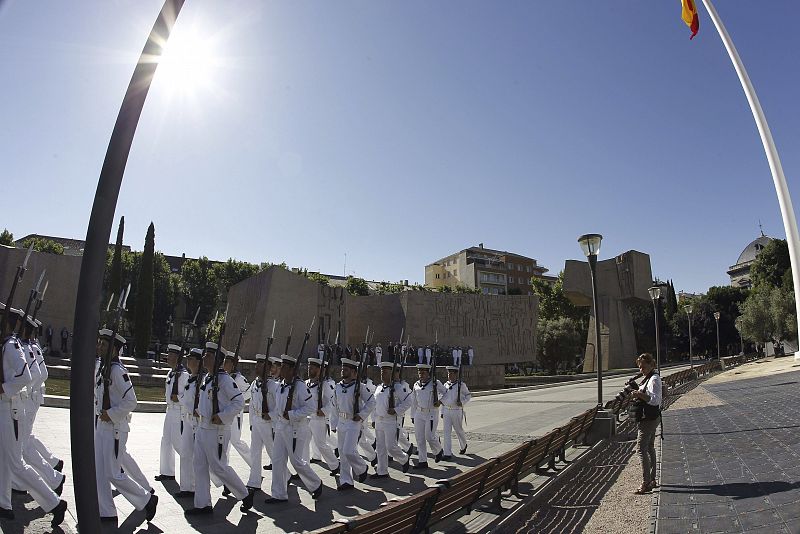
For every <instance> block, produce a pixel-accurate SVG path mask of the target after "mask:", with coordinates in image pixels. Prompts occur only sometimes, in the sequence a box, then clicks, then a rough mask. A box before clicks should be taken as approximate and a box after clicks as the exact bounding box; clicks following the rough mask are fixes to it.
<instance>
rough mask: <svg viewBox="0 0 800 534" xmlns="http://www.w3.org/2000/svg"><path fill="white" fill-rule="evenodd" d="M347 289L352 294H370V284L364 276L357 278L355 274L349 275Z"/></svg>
mask: <svg viewBox="0 0 800 534" xmlns="http://www.w3.org/2000/svg"><path fill="white" fill-rule="evenodd" d="M345 289H347V292H348V293H350V294H351V295H360V296H362V297H363V296H366V295H369V285H368V284H367V281H366V280H364V279H363V278H356V277H355V276H348V277H347V282H346V283H345Z"/></svg>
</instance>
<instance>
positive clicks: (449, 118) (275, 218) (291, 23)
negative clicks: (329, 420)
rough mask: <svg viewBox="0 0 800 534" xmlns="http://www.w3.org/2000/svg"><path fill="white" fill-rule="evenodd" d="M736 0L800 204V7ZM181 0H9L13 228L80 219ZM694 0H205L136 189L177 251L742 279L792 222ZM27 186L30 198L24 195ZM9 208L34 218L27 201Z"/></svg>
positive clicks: (6, 77) (318, 261)
mask: <svg viewBox="0 0 800 534" xmlns="http://www.w3.org/2000/svg"><path fill="white" fill-rule="evenodd" d="M758 6H759V8H758V9H756V8H755V7H754V4H753V2H752V1H745V0H717V9H718V11H719V12H720V15H721V16H722V18H723V20H724V21H725V23H726V25H727V27H728V30H729V32H730V33H731V34H732V36H733V39H734V42H735V43H736V45H737V47H738V49H739V53H740V54H741V56H742V58H743V60H744V62H745V64H746V65H747V68H748V70H749V73H750V76H751V78H752V80H753V82H754V84H755V86H756V89H757V90H758V94H759V97H760V98H761V102H762V105H763V107H764V110H765V112H766V114H767V117H768V118H769V121H770V125H771V127H772V131H773V135H774V137H775V140H776V142H777V143H778V148H779V150H780V153H781V157H782V161H783V165H784V170H785V172H786V175H787V178H788V180H789V186H790V189H791V190H792V192H793V193H794V194H795V199H794V200H795V202H796V203H797V202H800V190H799V188H798V187H797V185H796V184H797V176H798V175H799V174H800V150H798V147H799V146H800V120H799V119H800V105H798V97H797V94H798V82H800V72H798V68H799V66H800V64H799V63H798V57H797V53H798V50H800V32H797V20H798V19H799V18H800V4H798V3H797V2H796V0H781V1H778V0H775V1H769V2H759V3H758ZM160 7H161V2H160V0H147V1H145V0H137V1H121V0H118V1H113V2H112V1H105V0H104V1H81V2H61V1H51V2H44V1H41V2H27V1H22V0H16V1H14V0H10V1H6V2H5V3H4V4H2V7H0V63H1V64H2V65H3V83H2V85H0V118H1V120H2V127H0V161H2V183H3V185H4V186H7V185H15V186H16V189H15V190H16V191H17V192H21V191H23V188H25V189H24V190H25V191H26V196H25V198H24V203H22V202H20V203H18V204H17V205H16V209H13V208H12V206H11V204H7V205H8V206H9V209H7V210H6V213H7V216H6V217H5V218H4V220H3V221H1V222H0V226H2V227H8V228H9V229H10V230H12V231H13V232H14V234H15V235H16V236H18V237H19V236H23V235H25V234H27V233H42V234H51V235H59V236H67V237H77V238H82V237H83V236H85V232H86V224H87V221H88V217H89V210H90V206H91V203H92V199H93V195H94V191H95V187H96V184H97V177H98V175H99V172H100V167H101V165H102V161H103V157H104V154H105V150H106V147H107V144H108V139H109V136H110V133H111V129H112V127H113V125H114V121H115V119H116V115H117V111H118V109H119V105H120V102H121V99H122V96H123V94H124V92H125V89H126V87H127V84H128V81H129V79H130V75H131V73H132V70H133V66H134V64H135V61H136V60H137V58H138V56H139V53H140V51H141V49H142V46H143V44H144V41H145V38H146V36H147V34H148V32H149V30H150V27H151V26H152V24H153V21H154V19H155V16H156V14H157V13H158V11H159V9H160ZM700 16H701V22H700V34H699V35H698V36H697V37H696V38H695V39H694V40H693V41H690V40H689V29H688V28H687V27H686V26H685V25H684V23H683V22H682V21H681V19H680V5H679V2H678V1H677V0H665V1H647V2H645V1H636V2H634V1H630V2H590V1H578V0H572V1H558V2H544V1H535V2H532V1H529V0H528V1H505V2H489V1H482V2H477V1H472V0H467V1H458V2H455V1H440V2H422V1H405V2H389V1H366V0H362V1H360V2H354V1H345V0H341V1H337V2H327V1H311V0H309V1H305V2H295V1H288V0H286V1H272V2H258V1H249V2H245V1H228V2H211V1H201V0H187V2H186V5H185V8H184V11H183V13H182V14H181V15H180V17H179V19H178V22H177V25H176V29H175V34H174V37H175V39H176V40H175V42H176V43H177V38H178V36H179V32H180V33H183V34H184V35H194V36H195V38H198V37H199V38H201V39H202V40H203V41H204V42H205V44H204V45H203V46H204V47H206V48H208V49H210V50H211V51H212V52H211V55H212V56H213V63H212V66H213V67H212V69H210V70H213V72H214V79H213V80H211V82H209V81H208V80H206V83H198V84H197V86H196V87H194V88H193V89H189V88H187V87H185V86H181V88H180V89H176V88H175V84H174V83H168V78H167V77H166V76H164V77H160V76H159V74H160V73H159V74H157V75H156V80H155V81H154V84H153V87H152V89H151V92H150V96H149V97H148V101H147V103H146V105H145V109H144V113H143V115H142V119H141V122H140V124H139V130H138V132H137V136H136V140H135V142H134V145H133V149H132V152H131V156H130V159H129V162H128V167H127V172H126V175H125V181H124V183H123V186H122V191H121V194H120V201H119V205H118V207H117V218H118V217H119V215H125V219H126V232H127V234H126V238H125V241H126V243H128V244H131V245H132V246H134V247H135V248H137V249H141V247H142V245H143V240H144V235H145V231H146V228H147V225H148V224H149V222H150V221H151V220H152V221H154V222H155V227H156V247H157V248H158V249H159V250H162V251H164V252H166V253H169V254H180V253H182V252H185V253H186V254H187V255H188V256H198V255H207V256H209V257H211V258H215V259H225V258H228V257H235V258H238V259H243V260H248V261H252V262H258V261H275V262H280V261H286V262H287V263H288V264H290V265H292V266H304V267H307V268H309V269H313V270H321V271H323V272H330V273H336V274H341V273H342V271H343V267H344V266H343V263H344V254H345V253H347V271H348V274H350V273H354V274H356V275H358V276H362V277H365V278H371V279H377V280H381V279H385V280H399V279H406V278H408V279H410V280H412V281H422V280H423V278H424V265H425V264H426V263H429V262H431V261H433V260H436V259H438V258H440V257H442V256H445V255H447V254H449V253H451V252H454V251H457V250H460V249H462V248H465V247H467V246H471V245H475V244H477V243H479V242H483V243H485V245H486V246H487V247H491V248H496V249H501V250H509V251H514V252H518V253H522V254H525V255H529V256H532V257H534V258H537V259H538V260H539V261H540V263H541V264H543V265H544V266H546V267H548V268H549V269H550V270H551V272H553V273H557V272H558V271H559V270H561V269H562V268H563V265H564V260H565V259H569V258H580V257H581V252H580V249H579V247H578V244H577V242H576V238H577V236H578V235H580V234H582V233H586V232H600V233H602V234H603V235H604V236H605V239H604V242H603V248H602V250H601V258H608V257H612V256H614V255H616V254H619V253H620V252H623V251H625V250H628V249H637V250H641V251H643V252H647V253H649V254H650V255H651V258H652V264H653V273H654V274H655V275H656V276H658V277H660V278H662V279H663V278H672V279H673V280H674V281H675V287H676V289H679V290H680V289H684V290H689V291H704V290H705V289H707V288H708V287H709V286H710V285H716V284H725V283H727V282H728V277H727V276H726V274H725V271H726V270H727V268H728V266H730V265H732V264H733V263H735V261H736V258H737V256H738V254H739V252H740V251H741V250H742V248H743V247H744V246H745V245H746V244H747V243H748V242H749V241H750V240H751V239H753V238H755V237H756V236H757V235H758V220H759V219H760V220H761V221H762V222H763V225H764V230H765V232H766V233H767V234H769V235H773V236H779V237H783V236H784V232H783V226H782V223H781V219H780V213H779V210H778V204H777V200H776V197H775V191H774V187H773V185H772V179H771V176H770V173H769V168H768V166H767V162H766V159H765V157H764V152H763V149H762V147H761V143H760V140H759V137H758V134H757V131H756V129H755V126H754V123H753V119H752V116H751V114H750V110H749V108H748V106H747V103H746V100H745V98H744V96H743V93H742V90H741V87H740V85H739V82H738V79H737V78H736V76H735V73H734V71H733V68H732V66H731V64H730V61H729V59H728V57H727V54H726V53H725V51H724V49H723V46H722V43H721V42H720V39H719V37H718V35H717V33H716V31H715V30H714V28H713V26H712V25H711V22H710V20H709V19H708V16H707V14H706V13H705V11H704V10H703V8H702V7H701V11H700ZM20 200H23V198H22V197H20ZM12 217H14V218H13V219H12Z"/></svg>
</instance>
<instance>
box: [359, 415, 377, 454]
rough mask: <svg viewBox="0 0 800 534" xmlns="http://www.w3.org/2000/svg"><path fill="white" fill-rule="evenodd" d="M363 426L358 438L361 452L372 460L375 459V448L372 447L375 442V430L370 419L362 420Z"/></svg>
mask: <svg viewBox="0 0 800 534" xmlns="http://www.w3.org/2000/svg"><path fill="white" fill-rule="evenodd" d="M361 426H362V428H361V437H360V438H359V439H358V448H359V449H360V450H361V454H363V455H364V458H366V459H367V460H368V461H370V462H371V461H372V460H374V459H375V454H376V453H375V449H373V448H372V444H373V443H375V431H374V430H373V429H372V424H371V423H370V422H369V420H366V419H365V420H364V421H362V425H361Z"/></svg>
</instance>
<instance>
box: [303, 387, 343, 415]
mask: <svg viewBox="0 0 800 534" xmlns="http://www.w3.org/2000/svg"><path fill="white" fill-rule="evenodd" d="M306 387H308V391H309V392H310V393H311V395H312V396H313V397H314V398H313V399H312V401H311V402H312V404H313V405H314V413H312V414H311V417H319V416H318V415H317V408H318V407H319V389H317V388H319V387H320V386H319V384H318V383H317V382H313V381H312V380H311V379H310V378H309V379H308V380H306ZM335 390H336V383H335V382H334V381H333V380H332V379H330V378H328V379H326V380H324V381H323V382H322V413H324V414H325V415H324V417H330V416H331V413H332V412H333V411H334V410H333V395H334V392H335Z"/></svg>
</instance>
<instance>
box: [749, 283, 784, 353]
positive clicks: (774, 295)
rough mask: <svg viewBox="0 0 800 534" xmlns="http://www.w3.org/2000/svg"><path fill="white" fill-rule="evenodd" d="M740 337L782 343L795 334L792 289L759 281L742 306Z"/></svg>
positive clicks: (758, 341) (761, 341)
mask: <svg viewBox="0 0 800 534" xmlns="http://www.w3.org/2000/svg"><path fill="white" fill-rule="evenodd" d="M741 313H742V317H741V323H740V325H741V329H742V337H745V338H747V339H750V340H752V341H755V342H757V343H767V342H773V343H781V342H782V341H785V340H787V339H793V338H794V337H796V336H797V322H796V320H795V307H794V290H790V289H787V288H783V287H773V286H770V285H768V284H760V285H758V286H756V287H755V288H754V289H753V290H752V291H751V292H750V295H749V297H748V298H747V300H746V301H745V302H744V303H742V305H741Z"/></svg>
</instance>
